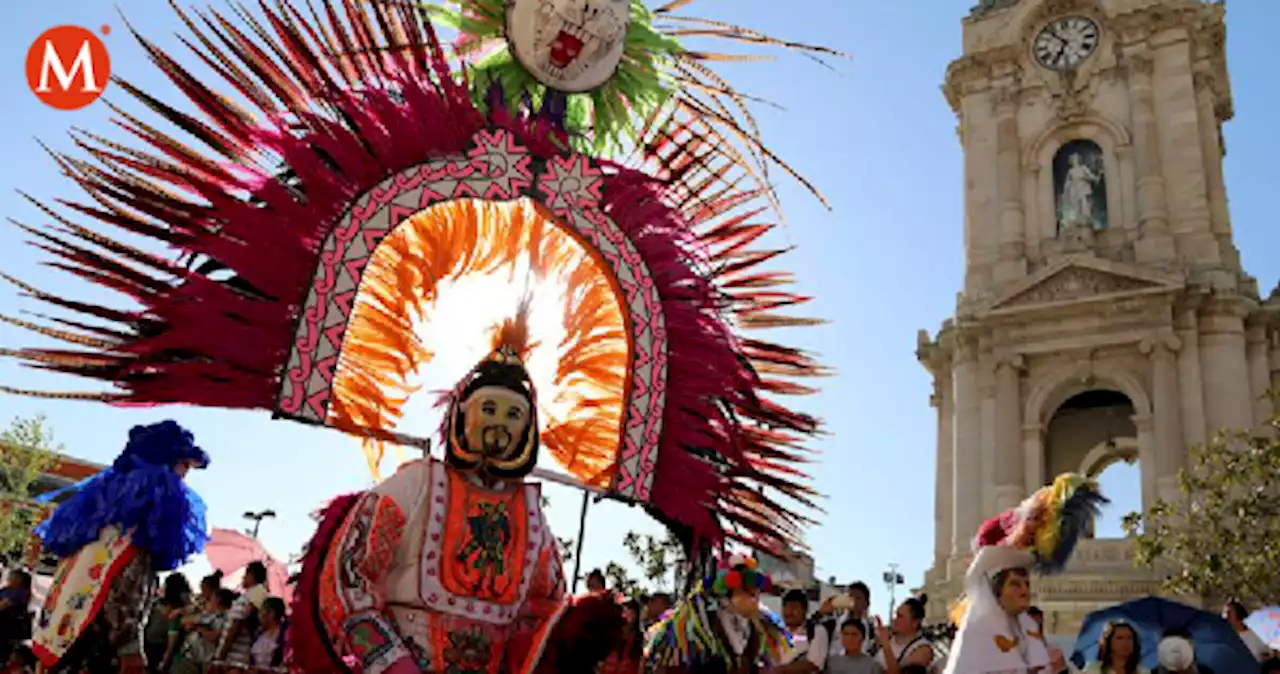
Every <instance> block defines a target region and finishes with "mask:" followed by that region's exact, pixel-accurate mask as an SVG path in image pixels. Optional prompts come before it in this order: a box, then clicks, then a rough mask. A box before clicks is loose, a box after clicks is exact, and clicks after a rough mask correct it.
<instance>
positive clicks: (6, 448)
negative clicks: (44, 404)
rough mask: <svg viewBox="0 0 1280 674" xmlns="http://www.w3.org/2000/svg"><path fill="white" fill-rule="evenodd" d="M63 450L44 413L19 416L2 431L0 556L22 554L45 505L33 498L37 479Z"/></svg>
mask: <svg viewBox="0 0 1280 674" xmlns="http://www.w3.org/2000/svg"><path fill="white" fill-rule="evenodd" d="M62 450H63V447H62V444H61V443H59V442H57V440H55V438H54V436H53V431H52V429H50V428H49V427H48V425H47V424H46V423H45V418H44V416H43V415H37V416H34V417H18V418H15V419H14V420H13V421H12V422H11V423H10V424H9V427H8V428H7V429H5V430H4V431H3V432H2V433H0V556H2V557H5V558H6V559H7V560H12V559H14V558H20V557H21V556H22V554H23V552H24V550H25V549H26V546H27V545H28V544H29V543H30V541H31V532H32V529H34V528H35V525H36V524H37V522H38V521H39V519H40V516H41V513H42V512H43V508H41V507H40V506H38V505H36V504H35V502H34V501H32V497H33V496H34V495H35V487H36V482H37V481H38V480H39V479H40V477H41V476H42V475H44V473H45V472H46V471H48V470H49V469H50V468H52V467H53V465H54V464H56V463H57V461H58V457H57V454H59V453H61V452H62Z"/></svg>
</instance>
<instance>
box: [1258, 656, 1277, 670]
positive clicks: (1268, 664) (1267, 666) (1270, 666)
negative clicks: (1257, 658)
mask: <svg viewBox="0 0 1280 674" xmlns="http://www.w3.org/2000/svg"><path fill="white" fill-rule="evenodd" d="M1261 672H1262V674H1280V658H1277V657H1271V658H1267V659H1266V660H1263V661H1262V666H1261Z"/></svg>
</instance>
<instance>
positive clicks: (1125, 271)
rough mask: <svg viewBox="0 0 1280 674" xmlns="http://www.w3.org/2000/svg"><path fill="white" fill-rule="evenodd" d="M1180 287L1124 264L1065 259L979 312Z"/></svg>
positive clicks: (1030, 277) (1014, 310)
mask: <svg viewBox="0 0 1280 674" xmlns="http://www.w3.org/2000/svg"><path fill="white" fill-rule="evenodd" d="M1181 287H1182V284H1181V283H1180V282H1178V281H1174V280H1172V279H1168V278H1163V277H1160V276H1157V275H1153V274H1150V273H1147V272H1144V271H1140V270H1136V269H1131V268H1128V265H1120V264H1116V263H1110V262H1105V261H1102V260H1097V259H1088V258H1086V259H1068V260H1064V261H1062V262H1059V263H1057V264H1054V265H1051V266H1049V267H1046V268H1045V269H1042V270H1040V271H1039V272H1036V273H1035V274H1032V275H1031V276H1029V277H1027V278H1026V279H1023V280H1022V281H1020V282H1018V283H1016V284H1014V286H1013V287H1011V288H1009V289H1007V290H1006V291H1004V292H1003V293H1001V294H1000V295H999V296H998V297H997V298H996V299H995V301H993V302H991V303H990V304H988V305H987V307H986V309H985V311H984V312H983V313H988V314H989V313H1006V312H1016V311H1022V310H1028V309H1035V308H1048V307H1056V306H1061V305H1069V304H1077V303H1088V302H1096V301H1107V300H1115V299H1120V298H1124V297H1133V296H1141V295H1150V294H1163V293H1167V292H1173V291H1175V290H1178V289H1179V288H1181Z"/></svg>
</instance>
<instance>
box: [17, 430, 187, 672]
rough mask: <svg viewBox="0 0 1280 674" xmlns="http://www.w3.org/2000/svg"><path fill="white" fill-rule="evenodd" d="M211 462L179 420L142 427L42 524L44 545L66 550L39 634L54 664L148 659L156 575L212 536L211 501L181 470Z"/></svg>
mask: <svg viewBox="0 0 1280 674" xmlns="http://www.w3.org/2000/svg"><path fill="white" fill-rule="evenodd" d="M208 465H209V457H208V455H207V454H205V452H204V451H203V450H201V449H200V448H199V447H197V446H196V445H195V443H194V438H193V437H192V435H191V433H189V432H187V431H186V430H184V429H183V428H182V427H181V426H179V425H178V424H176V423H174V422H172V421H165V422H161V423H158V424H153V425H151V426H138V427H135V428H134V429H133V430H131V431H129V443H128V444H127V445H126V446H125V449H124V451H123V452H121V454H120V456H119V457H117V458H116V460H115V462H114V463H112V465H111V466H110V467H108V468H107V469H106V470H104V471H102V472H101V473H99V474H98V475H96V476H94V477H93V478H92V479H90V480H89V481H87V482H86V483H84V484H82V485H80V486H79V487H78V488H77V490H76V491H75V493H73V494H72V495H71V497H70V498H68V499H67V500H66V501H65V502H63V503H62V504H61V505H59V506H58V508H57V509H56V510H54V511H53V514H52V515H50V517H49V519H48V520H46V521H45V522H44V523H43V524H41V525H40V526H39V527H37V529H36V533H37V534H38V535H39V536H40V537H41V539H42V540H43V546H44V549H45V551H46V552H49V553H51V554H54V555H57V556H58V557H60V558H61V561H60V562H59V564H58V569H57V571H56V572H55V574H54V577H53V582H52V583H51V585H50V589H49V593H48V594H47V595H46V597H45V602H44V606H43V608H42V610H41V612H40V618H39V621H38V623H37V625H36V630H35V635H34V638H33V650H34V651H35V654H36V656H37V657H38V658H39V659H40V661H41V663H42V664H43V665H44V667H45V668H46V670H47V671H51V672H67V673H78V672H81V671H87V670H89V669H90V668H91V666H92V667H93V669H92V671H100V669H97V667H101V666H102V665H104V664H106V663H115V662H118V661H121V660H126V659H129V658H132V659H133V660H135V661H138V662H139V663H140V658H141V642H140V639H141V632H140V630H139V624H140V620H141V619H142V616H143V610H144V607H145V606H146V604H147V602H148V599H149V597H150V592H151V588H152V579H153V577H154V574H155V573H156V572H160V571H172V570H173V569H175V568H177V567H178V566H181V565H182V564H184V563H185V562H186V561H187V560H188V559H189V558H190V557H191V556H192V555H194V554H197V553H199V552H200V551H202V550H203V549H204V544H205V542H206V541H208V534H207V533H206V529H205V507H204V502H203V501H201V500H200V497H199V496H198V495H197V494H196V493H195V492H194V491H192V490H191V488H190V487H188V486H187V485H186V484H185V483H184V482H183V479H182V478H183V475H185V474H186V471H187V470H188V469H190V468H204V467H206V466H208Z"/></svg>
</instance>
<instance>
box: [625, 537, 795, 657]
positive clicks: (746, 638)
mask: <svg viewBox="0 0 1280 674" xmlns="http://www.w3.org/2000/svg"><path fill="white" fill-rule="evenodd" d="M769 589H770V579H769V576H768V575H767V574H765V573H763V572H762V571H760V569H759V568H757V565H756V560H755V559H753V558H750V557H744V556H742V555H733V556H731V557H729V559H727V560H725V562H724V563H723V564H722V565H721V566H720V567H719V568H718V569H717V570H716V571H715V573H714V574H713V575H710V576H708V577H707V578H706V579H705V580H704V581H703V583H702V585H701V587H699V588H698V589H697V590H695V591H694V592H692V593H691V594H689V596H687V597H685V598H684V599H683V600H682V601H681V602H680V603H678V604H676V606H675V607H674V608H672V609H671V611H669V612H668V613H667V615H665V616H664V617H663V618H662V620H660V621H659V622H658V623H657V624H656V625H654V626H653V627H652V628H650V630H649V635H648V644H647V645H646V647H645V658H644V668H643V671H644V672H646V673H647V674H677V673H683V672H691V673H692V674H755V673H757V672H760V671H763V669H764V668H767V667H771V666H776V665H779V664H781V663H783V662H785V661H786V656H787V653H788V652H789V651H790V649H791V641H790V636H788V634H787V630H786V627H785V626H784V625H783V623H782V620H781V619H780V618H779V617H778V616H776V615H774V614H773V613H772V612H770V611H769V610H768V609H766V608H764V607H763V606H761V605H760V603H759V597H760V593H761V592H767V591H768V590H769Z"/></svg>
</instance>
